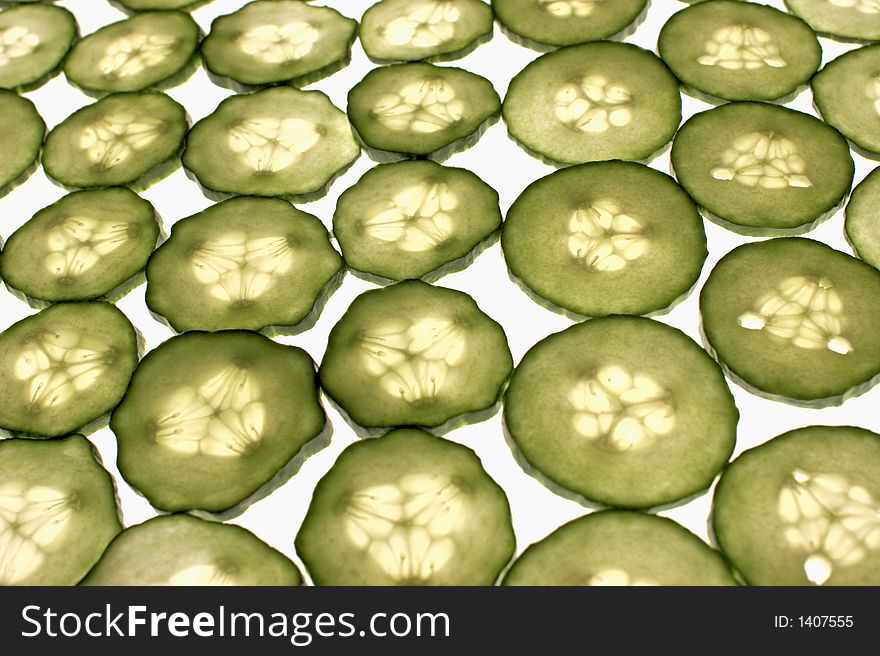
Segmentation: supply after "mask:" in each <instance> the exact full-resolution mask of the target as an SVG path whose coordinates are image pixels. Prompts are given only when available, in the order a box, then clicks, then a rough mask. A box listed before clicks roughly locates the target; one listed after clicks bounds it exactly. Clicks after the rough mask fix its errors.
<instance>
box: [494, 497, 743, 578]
mask: <svg viewBox="0 0 880 656" xmlns="http://www.w3.org/2000/svg"><path fill="white" fill-rule="evenodd" d="M504 585H529V586H532V585H542V586H547V585H589V586H600V585H626V586H630V585H631V586H645V585H699V586H704V585H736V581H735V580H734V578H733V575H732V574H731V571H730V569H729V568H728V566H727V564H726V563H725V562H724V559H723V558H722V557H721V555H720V554H719V553H718V552H717V551H715V550H714V549H712V548H711V547H709V545H707V544H706V543H705V542H703V541H702V540H700V538H698V537H697V536H696V535H694V534H693V533H691V532H690V531H688V530H687V529H685V528H683V527H682V526H679V525H678V524H676V523H675V522H674V521H672V520H671V519H666V518H664V517H657V516H655V515H646V514H644V513H638V512H630V511H622V510H604V511H602V512H597V513H593V514H591V515H586V516H585V517H580V518H579V519H575V520H574V521H571V522H569V523H568V524H565V525H564V526H562V527H561V528H558V529H556V530H555V531H553V533H551V534H550V535H548V536H547V537H546V538H544V539H543V540H541V541H540V542H536V543H535V544H533V545H531V546H530V547H529V548H528V549H526V550H525V552H524V553H523V554H522V555H521V556H520V557H519V558H517V559H516V560H515V561H514V563H513V565H512V566H511V567H510V569H509V570H507V573H506V574H505V575H504Z"/></svg>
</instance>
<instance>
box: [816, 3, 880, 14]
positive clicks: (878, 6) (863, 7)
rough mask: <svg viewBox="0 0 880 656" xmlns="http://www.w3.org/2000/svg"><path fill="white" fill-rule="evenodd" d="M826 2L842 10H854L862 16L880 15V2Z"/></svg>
mask: <svg viewBox="0 0 880 656" xmlns="http://www.w3.org/2000/svg"><path fill="white" fill-rule="evenodd" d="M826 2H828V4H830V5H833V6H835V7H841V8H842V9H854V10H855V11H858V12H859V13H862V14H868V15H872V14H880V0H826Z"/></svg>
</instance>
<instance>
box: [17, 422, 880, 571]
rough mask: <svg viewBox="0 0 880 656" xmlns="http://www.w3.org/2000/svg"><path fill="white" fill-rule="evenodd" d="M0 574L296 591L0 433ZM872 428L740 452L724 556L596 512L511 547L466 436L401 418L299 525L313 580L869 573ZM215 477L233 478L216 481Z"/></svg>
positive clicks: (195, 523) (722, 511) (640, 516)
mask: <svg viewBox="0 0 880 656" xmlns="http://www.w3.org/2000/svg"><path fill="white" fill-rule="evenodd" d="M0 474H2V481H3V482H2V483H0V513H2V515H0V516H2V518H3V520H4V521H3V530H2V532H0V584H3V585H71V584H76V583H80V584H81V585H299V584H301V583H302V582H303V578H302V574H301V572H300V570H299V568H298V567H297V566H296V565H295V564H294V563H293V562H291V561H290V560H289V559H288V558H287V557H285V556H284V555H282V554H281V553H279V552H278V551H276V550H275V549H273V548H271V547H270V546H269V545H267V544H265V543H264V542H262V541H261V540H259V539H258V538H257V537H256V536H254V535H253V534H252V533H250V532H249V531H247V530H246V529H243V528H241V527H238V526H235V525H233V524H225V523H220V522H218V521H210V520H207V519H204V518H199V517H196V516H194V515H192V514H180V513H174V514H167V515H162V516H159V517H155V518H153V519H151V520H148V521H146V522H144V523H142V524H137V525H134V526H131V527H129V528H126V529H125V530H122V527H121V525H120V521H119V516H118V508H117V504H116V499H115V489H114V485H113V481H112V478H111V477H110V475H109V474H108V473H107V472H106V471H105V470H104V469H103V468H102V466H101V464H100V461H99V459H98V457H97V455H96V453H95V451H94V449H93V448H92V446H91V445H90V444H89V442H88V441H87V440H86V439H85V438H83V437H82V436H79V435H73V436H70V437H66V438H60V439H56V440H50V441H32V440H20V439H8V440H3V441H2V442H0ZM878 474H880V436H878V435H876V434H874V433H870V432H869V431H866V430H863V429H858V428H849V427H828V426H813V427H809V428H803V429H799V430H795V431H791V432H789V433H786V434H784V435H781V436H779V437H777V438H774V439H772V440H770V441H768V442H767V443H765V444H763V445H762V446H760V447H756V448H754V449H752V450H749V451H746V452H745V453H744V454H742V455H741V456H740V457H739V458H737V459H736V460H735V461H734V462H733V463H732V464H731V465H730V466H728V468H727V469H726V470H725V471H724V473H723V474H722V477H721V480H720V482H719V484H718V487H717V489H716V492H715V497H714V503H713V528H714V535H715V537H716V540H717V542H718V544H719V546H720V548H721V550H722V551H721V552H719V551H716V550H715V549H713V548H711V547H709V546H707V545H706V544H705V543H704V542H702V541H701V540H700V539H699V538H697V537H696V536H694V535H693V534H691V533H690V532H688V531H687V530H685V529H684V528H682V527H681V526H679V525H678V524H676V523H675V522H673V521H672V520H669V519H665V518H663V517H660V516H657V515H650V514H644V513H640V512H634V511H627V510H615V509H609V510H602V511H599V512H594V513H592V514H590V515H587V516H584V517H581V518H579V519H576V520H574V521H572V522H570V523H568V524H566V525H564V526H562V527H561V528H559V529H557V530H556V531H554V532H553V533H551V534H550V535H549V536H547V537H545V538H544V539H542V540H541V541H539V542H537V543H535V544H533V545H531V546H529V547H528V548H527V549H526V550H525V551H524V552H523V553H522V554H521V555H520V556H519V557H518V558H517V559H516V560H514V561H513V563H512V564H511V562H510V561H511V559H512V557H513V555H514V552H515V541H514V533H513V526H512V523H511V516H510V508H509V505H508V501H507V498H506V496H505V494H504V492H503V491H502V489H501V488H500V487H499V486H498V485H497V484H496V483H495V482H494V481H493V480H492V478H491V477H490V476H489V475H488V474H487V473H486V471H485V470H484V469H483V467H482V464H481V463H480V460H479V459H478V458H477V456H476V455H475V454H474V453H473V452H472V451H471V450H470V449H468V448H466V447H464V446H462V445H460V444H456V443H454V442H448V441H446V440H444V439H442V438H438V437H436V436H433V435H429V434H427V433H424V432H422V431H419V430H414V429H397V430H393V431H391V432H389V433H387V434H386V435H384V436H382V437H380V438H375V439H370V440H364V441H361V442H358V443H356V444H354V445H352V446H350V447H348V448H347V449H346V450H345V451H343V453H342V454H341V455H340V456H339V458H338V460H337V461H336V463H335V464H334V466H333V468H332V469H331V470H330V472H328V474H327V475H326V476H325V477H324V478H323V479H322V480H321V481H320V482H319V483H318V486H317V488H316V489H315V492H314V495H313V498H312V500H311V504H310V506H309V510H308V513H307V515H306V518H305V520H304V522H303V524H302V526H301V528H300V531H299V533H298V535H297V537H296V548H297V552H298V554H299V556H300V558H301V559H302V561H303V563H304V564H305V567H306V569H307V571H308V573H309V574H310V576H311V579H312V581H313V582H314V583H316V584H318V585H492V584H494V583H496V582H498V581H499V579H500V581H501V583H502V584H504V585H591V586H597V585H631V586H651V585H691V586H693V585H700V586H703V585H736V584H737V583H742V582H745V583H750V584H754V585H826V584H827V585H877V584H878V581H880V565H878V560H877V557H876V552H877V550H878V549H880V525H878V523H877V516H876V512H877V503H878V493H877V489H876V484H877V483H876V482H877V477H878ZM225 480H228V479H225Z"/></svg>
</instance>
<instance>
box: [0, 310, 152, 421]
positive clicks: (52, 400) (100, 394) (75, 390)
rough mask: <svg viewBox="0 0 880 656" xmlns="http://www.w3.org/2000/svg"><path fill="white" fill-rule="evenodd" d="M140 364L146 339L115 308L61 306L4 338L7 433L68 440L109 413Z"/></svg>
mask: <svg viewBox="0 0 880 656" xmlns="http://www.w3.org/2000/svg"><path fill="white" fill-rule="evenodd" d="M137 361H138V338H137V334H136V333H135V330H134V328H133V327H132V325H131V323H129V321H128V319H127V318H126V316H125V315H124V314H123V313H122V312H120V311H119V310H117V309H116V307H115V306H113V305H111V304H110V303H103V302H96V303H59V304H57V305H53V306H51V307H49V308H46V309H45V310H42V311H41V312H40V313H38V314H36V315H33V316H30V317H27V318H25V319H22V320H21V321H19V322H18V323H15V324H13V325H12V326H10V327H9V328H7V329H6V330H5V331H3V333H2V334H0V372H3V373H2V377H3V379H4V381H5V382H4V386H3V388H2V389H0V428H4V429H6V430H8V431H11V432H13V433H16V434H22V435H24V436H28V437H46V436H52V435H65V434H66V433H71V432H73V431H75V430H78V429H81V428H83V427H84V426H86V424H89V423H90V422H93V421H95V420H96V419H98V418H100V417H102V416H104V415H105V414H107V412H109V411H110V410H111V409H112V408H113V407H114V406H115V405H116V404H117V403H118V402H119V399H121V398H122V395H123V394H124V393H125V388H126V387H127V386H128V381H129V379H130V378H131V374H132V372H133V371H134V368H135V366H136V365H137Z"/></svg>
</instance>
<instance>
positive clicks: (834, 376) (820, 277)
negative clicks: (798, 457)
mask: <svg viewBox="0 0 880 656" xmlns="http://www.w3.org/2000/svg"><path fill="white" fill-rule="evenodd" d="M878 298H880V271H878V270H877V269H875V268H874V267H872V266H870V265H868V264H865V263H864V262H862V261H860V260H857V259H856V258H854V257H851V256H849V255H845V254H844V253H841V252H839V251H836V250H834V249H832V248H830V247H829V246H826V245H825V244H823V243H820V242H817V241H812V240H810V239H801V238H794V237H790V238H782V239H773V240H770V241H762V242H755V243H751V244H746V245H744V246H739V247H738V248H735V249H734V250H732V251H731V252H730V253H728V254H727V255H726V256H724V257H723V258H722V259H721V261H720V262H719V263H718V264H717V265H716V266H715V268H714V269H713V271H712V273H711V274H710V275H709V278H708V280H707V281H706V284H705V285H704V286H703V291H702V293H701V295H700V313H701V314H702V319H703V331H704V333H705V336H706V339H707V341H708V343H709V345H710V347H711V348H712V350H713V351H714V352H715V354H716V356H717V357H718V359H719V360H720V361H721V362H722V363H723V364H724V366H725V367H726V369H727V370H728V371H729V373H731V374H732V376H733V377H734V379H735V380H737V381H738V382H742V383H744V384H745V385H747V386H748V388H749V389H750V390H752V391H755V392H757V393H758V394H761V395H765V396H769V397H771V398H778V399H781V400H783V401H788V402H791V403H796V404H799V405H810V406H824V405H831V404H838V403H841V402H842V401H843V400H845V399H846V398H848V397H849V396H853V395H855V394H858V393H860V392H861V391H863V390H864V389H865V388H866V387H868V386H870V385H871V384H872V382H873V381H874V379H875V377H876V376H877V375H878V374H880V331H878V330H877V326H878V325H880V305H878V303H877V299H878Z"/></svg>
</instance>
